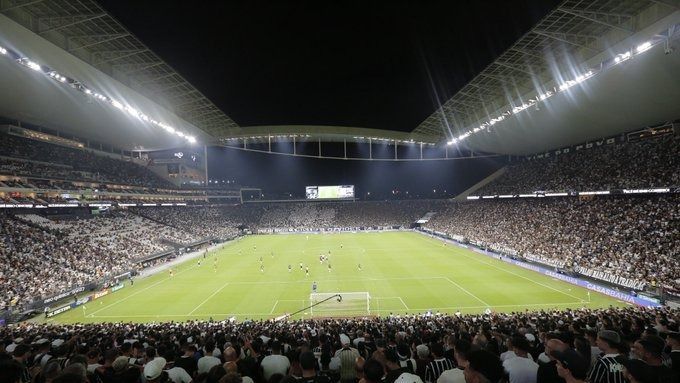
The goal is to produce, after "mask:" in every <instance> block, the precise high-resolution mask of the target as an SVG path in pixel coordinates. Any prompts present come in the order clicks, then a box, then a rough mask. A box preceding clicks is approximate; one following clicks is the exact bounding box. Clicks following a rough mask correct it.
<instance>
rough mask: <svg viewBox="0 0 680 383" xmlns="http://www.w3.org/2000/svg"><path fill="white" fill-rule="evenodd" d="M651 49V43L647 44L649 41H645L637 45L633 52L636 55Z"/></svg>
mask: <svg viewBox="0 0 680 383" xmlns="http://www.w3.org/2000/svg"><path fill="white" fill-rule="evenodd" d="M651 47H652V43H651V42H649V41H646V42H644V43H642V44H640V45H638V46H637V48H635V51H636V52H637V53H642V52H644V51H646V50H647V49H649V48H651Z"/></svg>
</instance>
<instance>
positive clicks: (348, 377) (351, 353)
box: [335, 334, 360, 383]
mask: <svg viewBox="0 0 680 383" xmlns="http://www.w3.org/2000/svg"><path fill="white" fill-rule="evenodd" d="M340 344H341V345H342V348H341V349H340V350H338V351H336V352H335V356H336V357H338V358H340V382H341V383H354V379H356V377H357V373H356V370H355V369H354V367H355V365H356V360H357V358H359V356H360V355H359V351H357V349H356V348H352V347H350V344H351V342H350V339H349V337H348V336H347V335H345V334H340Z"/></svg>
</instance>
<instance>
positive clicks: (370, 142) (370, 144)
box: [368, 137, 373, 160]
mask: <svg viewBox="0 0 680 383" xmlns="http://www.w3.org/2000/svg"><path fill="white" fill-rule="evenodd" d="M368 159H370V160H372V159H373V139H372V138H371V137H368Z"/></svg>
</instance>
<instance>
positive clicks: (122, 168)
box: [0, 134, 174, 188]
mask: <svg viewBox="0 0 680 383" xmlns="http://www.w3.org/2000/svg"><path fill="white" fill-rule="evenodd" d="M0 156H3V158H0V172H1V173H3V174H7V175H23V176H38V175H39V176H42V177H48V178H57V179H72V180H85V181H99V182H110V183H117V184H125V185H135V186H144V187H151V188H174V186H173V185H172V184H171V183H170V182H168V181H166V180H164V179H163V178H161V177H159V176H157V175H156V174H154V173H153V172H152V171H150V170H149V169H146V168H145V167H144V166H140V165H139V164H136V163H133V162H130V161H126V160H124V159H123V158H112V157H109V156H106V155H97V154H94V153H93V152H90V151H87V150H84V149H78V148H70V147H66V146H60V145H55V144H50V143H46V142H40V141H36V140H32V139H28V138H22V137H18V136H13V135H8V134H0Z"/></svg>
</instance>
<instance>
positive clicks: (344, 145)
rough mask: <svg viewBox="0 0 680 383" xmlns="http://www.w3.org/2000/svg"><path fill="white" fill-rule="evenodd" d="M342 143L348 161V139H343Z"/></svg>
mask: <svg viewBox="0 0 680 383" xmlns="http://www.w3.org/2000/svg"><path fill="white" fill-rule="evenodd" d="M342 143H343V148H344V149H345V159H347V139H346V138H343V140H342Z"/></svg>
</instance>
